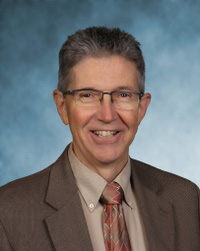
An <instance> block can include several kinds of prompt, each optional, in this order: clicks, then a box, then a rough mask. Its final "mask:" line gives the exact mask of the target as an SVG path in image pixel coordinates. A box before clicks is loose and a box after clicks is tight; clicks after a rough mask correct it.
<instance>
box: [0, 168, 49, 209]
mask: <svg viewBox="0 0 200 251" xmlns="http://www.w3.org/2000/svg"><path fill="white" fill-rule="evenodd" d="M50 169H51V166H49V167H47V168H46V169H43V170H42V171H39V172H37V173H34V174H32V175H29V176H27V177H24V178H20V179H17V180H14V181H12V182H10V183H8V184H6V185H4V186H2V187H0V210H3V209H4V210H5V208H7V207H11V206H12V205H15V206H17V205H19V204H21V203H23V201H29V202H31V201H34V202H39V201H41V198H44V196H45V193H46V188H47V184H48V179H49V173H50Z"/></svg>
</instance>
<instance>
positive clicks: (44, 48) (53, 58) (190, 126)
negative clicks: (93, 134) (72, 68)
mask: <svg viewBox="0 0 200 251" xmlns="http://www.w3.org/2000/svg"><path fill="white" fill-rule="evenodd" d="M199 13H200V2H199V1H198V0H197V1H195V0H193V1H192V0H191V1H187V0H168V1H166V0H160V1H156V0H155V1H149V0H138V1H137V0H136V1H133V0H132V1H131V0H101V1H100V0H84V1H83V0H74V1H71V0H63V1H53V0H51V1H50V0H49V1H47V0H46V1H39V0H35V1H33V0H32V1H28V0H26V1H25V0H24V1H22V0H21V1H14V0H13V1H9V0H7V1H6V0H1V1H0V17H1V18H0V26H1V36H2V39H1V57H0V60H1V70H0V78H1V82H0V85H1V91H0V115H1V124H0V185H3V184H5V183H7V182H9V181H11V180H13V179H17V178H20V177H23V176H26V175H29V174H32V173H34V172H37V171H39V170H41V169H43V168H45V167H46V166H48V165H49V164H51V163H52V162H54V161H55V160H56V159H57V157H58V156H59V155H60V154H61V152H62V151H63V149H64V148H65V146H66V145H67V144H68V143H69V142H70V141H71V134H70V131H69V128H68V127H66V126H64V125H63V124H62V122H61V120H60V118H59V116H58V114H57V111H56V106H55V104H54V101H53V96H52V91H53V90H54V89H55V88H56V85H57V71H58V52H59V49H60V47H61V45H62V44H63V42H64V41H65V40H66V39H67V36H68V35H70V34H72V33H73V32H74V31H76V30H77V29H80V28H85V27H88V26H94V25H98V26H99V25H106V26H108V27H116V26H119V27H120V28H122V29H124V30H126V31H128V32H130V33H131V34H133V35H134V36H135V37H136V39H137V40H139V41H140V42H141V44H142V50H143V53H144V57H145V60H146V68H147V70H146V91H148V92H151V94H152V102H151V105H150V107H149V110H148V113H147V115H146V117H145V119H144V121H143V123H142V124H141V126H140V128H139V131H138V134H137V136H136V138H135V141H134V143H133V144H132V145H131V148H130V155H131V157H134V158H136V159H139V160H142V161H144V162H147V163H149V164H152V165H155V166H157V167H158V168H161V169H164V170H167V171H170V172H173V173H176V174H178V175H181V176H183V177H185V178H188V179H190V180H192V181H194V182H195V183H197V184H198V185H200V178H199V177H200V168H199V163H200V153H199V152H200V129H199V128H200V15H199Z"/></svg>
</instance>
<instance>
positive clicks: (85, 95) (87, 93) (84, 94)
mask: <svg viewBox="0 0 200 251" xmlns="http://www.w3.org/2000/svg"><path fill="white" fill-rule="evenodd" d="M93 96H94V94H93V93H92V92H91V91H81V92H80V93H79V97H80V98H92V97H93Z"/></svg>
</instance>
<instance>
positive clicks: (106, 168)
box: [79, 156, 128, 182]
mask: <svg viewBox="0 0 200 251" xmlns="http://www.w3.org/2000/svg"><path fill="white" fill-rule="evenodd" d="M79 160H80V161H81V162H82V163H83V164H84V165H85V166H87V167H88V168H89V169H91V170H92V171H94V172H96V173H98V174H99V175H100V176H101V177H103V178H104V179H105V180H106V181H107V182H112V181H113V180H114V179H115V178H116V177H117V175H118V174H119V173H120V172H121V171H122V170H123V168H124V167H125V165H126V164H127V161H128V156H127V158H126V159H125V158H123V159H122V160H115V161H113V162H111V163H103V162H102V163H101V162H100V163H99V162H97V161H94V162H91V163H90V162H87V163H85V161H82V160H81V159H79Z"/></svg>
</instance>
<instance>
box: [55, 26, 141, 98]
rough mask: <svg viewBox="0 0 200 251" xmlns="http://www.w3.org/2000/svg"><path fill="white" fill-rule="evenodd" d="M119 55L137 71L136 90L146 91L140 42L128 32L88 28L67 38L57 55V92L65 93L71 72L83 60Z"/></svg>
mask: <svg viewBox="0 0 200 251" xmlns="http://www.w3.org/2000/svg"><path fill="white" fill-rule="evenodd" d="M113 55H114V56H115V55H118V56H122V57H123V58H125V59H127V60H129V61H131V62H133V63H134V65H135V66H136V68H137V71H138V87H139V90H140V92H141V93H144V89H145V62H144V58H143V55H142V51H141V49H140V43H139V42H138V41H137V40H136V39H135V38H134V37H133V36H132V35H130V34H129V33H127V32H124V31H121V30H120V29H119V28H113V29H110V28H107V27H90V28H87V29H85V30H78V31H77V32H75V33H74V34H73V35H71V36H69V37H68V39H67V41H66V42H65V43H64V44H63V46H62V48H61V50H60V52H59V73H58V86H57V89H58V90H60V91H61V92H64V91H65V90H66V89H67V87H68V85H69V83H70V80H71V79H70V71H71V69H72V68H73V67H74V66H75V65H76V64H78V63H79V62H80V61H81V60H83V59H84V58H86V57H88V56H91V57H103V56H113Z"/></svg>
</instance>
